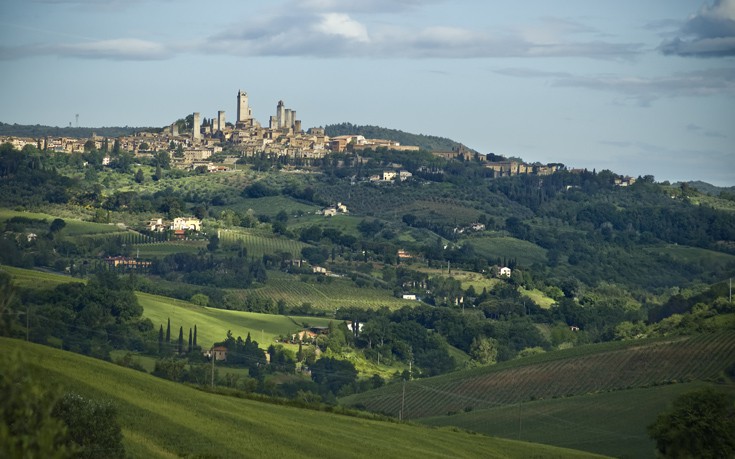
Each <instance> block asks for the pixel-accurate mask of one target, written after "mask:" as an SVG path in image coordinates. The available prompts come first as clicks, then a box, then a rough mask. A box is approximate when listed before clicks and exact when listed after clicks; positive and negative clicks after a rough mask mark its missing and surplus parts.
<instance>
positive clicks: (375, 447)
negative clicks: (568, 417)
mask: <svg viewBox="0 0 735 459" xmlns="http://www.w3.org/2000/svg"><path fill="white" fill-rule="evenodd" d="M0 346H1V347H2V348H3V349H4V350H6V351H11V352H12V351H14V350H18V351H21V352H22V353H23V355H24V357H25V359H26V361H27V362H28V364H29V366H30V367H31V370H32V371H34V372H35V374H37V375H38V376H39V377H42V378H44V379H45V380H51V381H54V382H55V383H58V384H60V385H62V386H63V387H65V388H67V389H73V390H74V391H77V392H80V393H82V394H85V395H88V396H92V397H95V398H104V399H109V400H111V401H112V402H113V403H114V404H115V405H116V406H117V408H118V412H119V416H118V418H119V422H120V424H121V425H122V427H123V433H124V440H125V445H126V449H127V452H128V454H129V455H131V456H132V457H175V456H189V457H204V456H207V457H304V456H307V457H316V456H319V457H346V456H349V457H354V456H364V457H368V456H370V457H395V456H398V455H400V456H403V457H422V458H423V457H449V456H451V457H586V456H589V455H588V454H586V453H580V452H576V451H572V450H564V449H556V448H552V447H546V446H541V445H531V444H527V443H526V444H524V443H520V442H514V441H510V440H503V439H493V438H488V437H485V436H480V435H472V434H468V433H464V432H455V431H451V430H446V429H439V430H437V429H429V428H422V427H419V426H415V425H407V424H395V423H388V422H380V421H372V420H367V419H357V418H351V417H345V416H338V415H334V414H330V413H322V412H316V411H309V410H301V409H297V408H293V407H286V406H277V405H272V404H266V403H262V402H256V401H251V400H243V399H236V398H232V397H224V396H219V395H214V394H208V393H205V392H201V391H198V390H196V389H194V388H191V387H187V386H182V385H179V384H176V383H172V382H169V381H164V380H161V379H157V378H154V377H152V376H149V375H146V374H144V373H140V372H136V371H134V370H130V369H127V368H122V367H117V366H115V365H112V364H109V363H107V362H103V361H99V360H93V359H89V358H87V357H83V356H79V355H75V354H71V353H68V352H63V351H59V350H55V349H51V348H48V347H43V346H39V345H35V344H28V343H24V342H22V341H17V340H10V339H5V338H0Z"/></svg>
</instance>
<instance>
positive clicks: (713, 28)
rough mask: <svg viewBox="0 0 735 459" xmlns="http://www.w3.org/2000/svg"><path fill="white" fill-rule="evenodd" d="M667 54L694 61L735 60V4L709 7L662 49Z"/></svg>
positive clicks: (722, 0)
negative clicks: (704, 58) (686, 57)
mask: <svg viewBox="0 0 735 459" xmlns="http://www.w3.org/2000/svg"><path fill="white" fill-rule="evenodd" d="M659 50H660V51H661V52H662V53H664V54H669V55H678V56H692V57H728V56H735V0H715V2H714V3H713V4H711V5H710V4H705V5H704V6H702V7H701V8H700V9H699V11H698V12H697V13H696V14H693V15H692V16H690V17H689V18H688V19H687V20H686V22H684V24H683V25H682V26H681V27H680V29H679V31H678V33H677V36H676V37H674V38H672V39H669V40H666V41H664V42H663V43H661V45H660V46H659Z"/></svg>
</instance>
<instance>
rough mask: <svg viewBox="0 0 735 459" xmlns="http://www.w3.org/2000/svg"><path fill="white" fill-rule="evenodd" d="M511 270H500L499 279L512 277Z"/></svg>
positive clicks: (505, 268) (504, 267) (505, 267)
mask: <svg viewBox="0 0 735 459" xmlns="http://www.w3.org/2000/svg"><path fill="white" fill-rule="evenodd" d="M510 274H511V270H510V268H508V267H507V266H503V267H502V268H500V269H498V277H510Z"/></svg>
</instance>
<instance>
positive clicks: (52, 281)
mask: <svg viewBox="0 0 735 459" xmlns="http://www.w3.org/2000/svg"><path fill="white" fill-rule="evenodd" d="M0 270H2V271H5V272H6V273H8V274H10V275H11V276H12V277H13V285H16V286H18V287H23V288H54V287H56V286H57V285H59V284H68V283H69V282H82V283H86V282H87V281H86V280H84V279H79V278H77V277H71V276H62V275H61V274H54V273H46V272H43V271H36V270H32V269H23V268H15V267H13V266H4V265H3V266H0Z"/></svg>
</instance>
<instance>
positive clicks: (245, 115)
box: [237, 90, 250, 124]
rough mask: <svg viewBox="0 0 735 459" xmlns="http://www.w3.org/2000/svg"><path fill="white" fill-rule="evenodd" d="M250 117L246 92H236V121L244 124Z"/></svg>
mask: <svg viewBox="0 0 735 459" xmlns="http://www.w3.org/2000/svg"><path fill="white" fill-rule="evenodd" d="M249 119H250V107H248V93H246V92H245V91H242V90H240V91H238V92H237V123H238V124H244V123H246V122H247V121H248V120H249Z"/></svg>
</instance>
